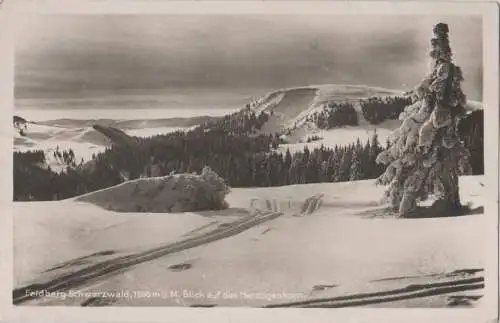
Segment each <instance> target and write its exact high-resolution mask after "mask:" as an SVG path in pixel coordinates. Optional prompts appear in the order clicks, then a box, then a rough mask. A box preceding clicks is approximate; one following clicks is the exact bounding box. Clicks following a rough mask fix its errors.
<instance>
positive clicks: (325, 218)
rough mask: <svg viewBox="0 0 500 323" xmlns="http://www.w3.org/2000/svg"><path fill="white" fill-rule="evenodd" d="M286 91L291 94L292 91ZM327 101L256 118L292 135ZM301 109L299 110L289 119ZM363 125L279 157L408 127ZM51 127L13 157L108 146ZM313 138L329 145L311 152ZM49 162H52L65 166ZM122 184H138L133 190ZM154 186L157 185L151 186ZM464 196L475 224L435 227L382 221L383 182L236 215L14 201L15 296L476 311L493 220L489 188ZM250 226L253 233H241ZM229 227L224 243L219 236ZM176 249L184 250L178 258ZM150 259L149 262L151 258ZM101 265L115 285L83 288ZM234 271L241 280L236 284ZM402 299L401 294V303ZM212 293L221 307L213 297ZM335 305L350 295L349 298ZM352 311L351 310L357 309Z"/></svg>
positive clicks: (473, 184) (32, 128) (302, 194)
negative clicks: (42, 292) (42, 290)
mask: <svg viewBox="0 0 500 323" xmlns="http://www.w3.org/2000/svg"><path fill="white" fill-rule="evenodd" d="M324 88H326V89H327V90H329V91H331V92H332V93H334V95H335V96H339V97H341V99H340V100H345V99H353V98H354V99H358V98H363V97H365V96H373V95H383V94H384V93H396V91H393V92H389V91H388V90H387V91H382V92H378V91H379V89H371V88H369V87H352V88H350V87H349V86H338V87H335V86H328V87H324ZM346 89H348V90H349V89H350V91H348V90H346ZM292 91H295V89H293V90H292ZM323 91H326V90H323ZM343 91H345V92H343ZM358 91H359V92H360V93H358ZM279 92H280V93H283V94H284V95H283V97H286V95H287V91H283V90H280V91H279ZM327 93H328V92H327ZM353 93H354V94H353ZM322 94H323V95H324V92H323V93H322ZM334 95H331V97H330V99H329V100H332V101H334V100H337V99H336V98H332V97H333V96H334ZM318 97H321V96H320V95H315V96H312V97H311V98H309V100H306V101H305V100H303V99H301V100H299V101H298V102H294V101H292V100H290V99H288V100H286V101H285V104H284V106H283V107H282V106H281V105H280V104H281V101H278V102H275V104H274V105H272V106H271V107H267V106H265V104H266V101H264V102H263V103H260V104H259V105H257V106H256V107H257V108H260V107H261V106H264V108H267V109H272V110H273V111H274V113H273V116H275V117H276V119H277V120H279V121H281V122H282V123H281V124H280V125H285V127H286V125H288V124H293V125H297V123H298V121H300V120H301V118H302V119H303V118H304V117H305V116H307V112H310V111H311V110H312V109H314V107H315V104H317V102H318ZM290 107H292V108H291V110H292V111H288V108H290ZM477 108H480V103H477V102H472V103H470V109H472V110H473V109H477ZM359 113H360V112H359ZM360 120H361V121H360V125H359V126H350V127H343V128H338V129H331V130H319V129H314V128H312V127H311V126H310V125H307V124H305V123H304V124H299V125H298V126H295V127H294V131H293V132H291V133H292V135H295V134H296V137H295V143H289V144H285V145H283V146H281V147H280V148H279V149H280V150H286V148H288V149H291V150H297V151H300V150H303V148H304V147H305V146H306V145H307V146H309V147H315V146H319V145H326V146H334V145H344V144H352V143H354V142H355V141H356V140H357V139H358V138H360V139H361V140H363V141H365V140H368V139H369V138H370V136H371V135H372V134H373V131H374V130H375V129H376V131H377V133H378V134H379V135H380V137H381V139H382V140H386V139H387V137H388V135H389V134H390V133H391V131H392V130H394V129H395V128H396V127H397V126H398V125H399V124H400V121H398V120H390V121H386V122H384V123H382V124H380V125H376V126H374V125H370V124H368V123H367V122H364V121H363V117H362V115H361V113H360ZM49 123H52V124H54V125H53V126H48V125H37V124H29V125H28V130H27V131H26V134H25V136H24V137H21V136H19V135H16V137H15V140H19V139H22V138H26V139H27V140H31V142H32V143H33V145H32V146H26V145H24V147H23V144H22V143H21V144H19V145H17V146H16V148H17V149H26V148H28V147H29V148H30V149H44V150H46V151H47V152H49V153H50V152H51V151H53V149H55V147H56V146H59V147H61V148H63V147H65V144H66V145H67V146H66V147H71V148H73V149H75V153H76V154H77V156H82V157H83V158H88V159H90V156H91V155H92V154H93V153H97V152H99V151H102V150H104V149H105V147H106V146H109V145H110V144H111V141H110V140H109V139H108V138H107V137H106V136H105V135H103V134H101V133H99V132H97V131H96V130H94V129H92V128H91V127H87V128H70V126H68V125H65V127H64V128H58V126H57V125H56V124H57V122H56V121H53V122H49ZM269 123H271V124H272V125H273V127H276V128H274V129H273V131H274V132H276V131H278V130H279V129H280V128H279V127H278V125H277V124H278V122H277V121H275V120H270V121H269ZM59 127H60V126H59ZM160 129H161V130H159V128H158V127H155V128H139V127H137V128H135V129H133V130H127V129H125V131H126V132H127V133H128V134H129V135H131V136H144V137H147V136H150V135H152V134H160V133H161V131H162V130H165V131H168V128H160ZM264 129H271V128H270V126H267V128H266V127H264ZM175 130H177V129H175ZM155 131H157V132H156V133H155ZM314 134H319V135H320V136H321V137H322V138H323V139H322V140H321V141H319V142H312V143H305V142H304V141H305V140H306V139H307V137H308V136H310V135H314ZM15 143H16V142H15ZM285 147H286V148H285ZM78 148H81V150H79V149H78ZM88 159H87V160H88ZM51 162H52V164H50V165H52V166H54V165H56V164H55V163H54V161H51ZM152 180H153V179H152ZM125 184H126V185H129V186H130V187H132V185H133V182H130V183H125ZM157 185H158V184H156V185H155V184H154V182H152V184H151V187H152V189H153V188H154V187H156V186H157ZM461 189H462V190H463V192H462V198H463V202H464V203H465V204H466V205H468V206H469V207H470V208H471V210H472V214H473V215H472V214H471V216H464V217H456V218H446V217H443V218H440V217H441V216H445V215H440V214H429V215H428V216H429V217H432V218H430V219H407V220H401V219H397V218H394V216H390V215H389V216H388V215H384V213H383V212H380V210H382V207H383V203H382V202H381V199H380V197H381V196H382V195H383V194H382V193H383V187H380V186H376V185H375V183H374V181H372V180H368V181H358V182H346V183H334V184H327V183H324V184H306V185H290V186H283V187H275V188H248V189H246V188H233V189H232V191H231V193H230V194H229V195H228V196H227V198H226V201H227V202H228V203H229V208H228V209H226V210H221V211H203V212H180V213H179V212H177V213H169V214H162V213H142V212H139V213H137V212H133V211H132V209H133V207H132V206H131V205H134V204H135V203H137V201H135V200H134V198H133V197H131V195H130V193H127V192H124V191H122V190H118V187H116V188H110V189H108V190H105V191H104V192H103V193H102V194H101V195H99V196H100V197H97V196H98V195H97V194H95V193H89V194H87V195H86V196H85V198H83V199H81V198H78V197H77V198H71V199H68V200H64V201H53V202H17V203H15V204H14V206H15V209H14V213H15V214H16V216H15V218H14V220H15V221H14V222H15V231H14V237H15V250H14V254H15V273H16V276H15V286H16V287H17V288H20V290H21V291H24V294H23V293H22V292H19V291H18V292H17V293H19V296H18V298H15V300H18V301H23V302H24V299H25V298H26V296H27V294H26V292H27V291H28V290H30V289H31V288H32V287H34V286H38V284H42V285H40V286H44V285H43V284H47V288H46V289H47V290H50V289H51V288H52V286H58V285H59V284H61V283H62V282H59V281H60V280H61V279H63V280H62V281H64V280H68V282H67V283H63V284H64V285H67V287H68V288H70V290H71V291H72V292H73V293H74V295H73V296H71V295H69V296H68V295H67V296H61V295H62V294H57V293H55V294H54V295H52V296H50V295H49V296H47V297H42V298H35V299H33V300H29V297H27V298H28V300H27V301H26V304H45V305H61V304H66V305H70V304H71V305H82V304H85V302H89V300H91V302H96V305H99V302H102V303H106V304H108V305H111V304H113V305H182V306H235V305H239V306H263V305H277V306H278V305H279V304H283V306H285V305H286V304H288V303H292V304H293V302H299V303H300V302H304V301H312V302H311V303H310V305H311V306H313V307H314V306H326V307H328V306H332V307H334V306H342V304H343V303H342V302H343V301H342V296H346V295H353V297H355V298H357V296H356V295H357V294H364V293H375V294H374V296H370V297H367V296H366V297H365V296H363V295H361V296H359V298H360V300H361V301H362V302H361V304H363V302H365V301H366V304H368V305H374V306H375V305H377V304H378V305H382V306H386V305H387V303H388V302H389V303H390V304H392V306H431V307H440V306H452V305H453V304H455V303H456V304H458V305H467V304H468V305H471V304H473V303H475V302H476V300H477V298H478V297H479V296H480V295H481V289H482V286H483V285H482V284H483V281H482V280H483V278H482V277H483V270H482V268H483V267H484V263H483V260H482V256H481V253H478V252H477V248H478V246H480V245H481V241H482V234H481V230H480V228H481V226H482V225H483V221H484V217H483V216H481V214H482V213H483V205H484V201H483V200H482V196H484V185H483V177H482V176H466V177H463V178H462V179H461ZM115 191H116V193H115ZM120 192H122V193H120ZM94 196H95V197H94ZM111 196H114V197H113V198H111ZM132 196H133V195H132ZM167 196H168V195H167ZM99 201H109V202H108V203H115V204H116V206H115V207H116V208H118V209H122V210H126V209H128V210H129V211H127V213H122V212H116V211H110V210H106V209H103V208H102V205H103V204H102V202H99ZM113 201H114V202H113ZM121 203H127V204H124V205H125V209H124V208H123V207H120V204H121ZM152 203H160V204H161V203H164V202H162V200H157V201H156V202H154V201H152ZM160 204H158V205H160ZM127 205H128V206H127ZM68 210H71V212H68ZM434 217H436V218H434ZM260 218H262V219H260ZM246 222H248V226H245V227H244V228H243V229H241V230H240V229H237V228H238V227H239V226H242V224H245V223H246ZM431 223H432V224H431ZM221 230H222V235H221V236H215V237H212V238H211V235H212V236H213V234H214V233H217V232H218V231H221ZM53 232H57V233H58V234H53ZM145 232H147V234H144V233H145ZM422 232H425V239H424V241H421V239H422ZM207 237H208V240H206V238H207ZM290 237H293V239H290ZM197 240H200V242H199V243H197V242H196V241H197ZM186 241H187V242H189V241H192V242H191V243H186ZM469 241H475V243H474V244H470V243H469ZM179 243H181V244H183V243H184V244H185V246H184V247H181V248H180V249H179V250H175V245H176V244H179ZM173 247H174V248H173ZM172 248H173V249H174V250H173V251H170V249H172ZM150 253H151V254H152V255H151V256H150V257H148V256H145V255H148V254H150ZM361 254H362V255H363V256H362V257H359V255H361ZM129 258H137V260H134V261H133V262H132V263H129V262H127V261H126V259H129ZM143 258H144V259H143ZM94 266H98V267H102V266H105V267H104V268H112V269H111V270H110V272H109V273H106V274H101V273H100V272H99V271H98V272H97V275H96V277H95V278H86V276H88V275H89V274H88V273H87V270H88V268H93V267H94ZM177 267H179V268H180V269H176V268H177ZM368 268H369V270H367V269H368ZM106 272H108V270H107V269H106ZM231 272H233V273H234V272H237V273H238V274H237V275H231V274H230V273H231ZM285 272H286V274H284V273H285ZM82 275H83V276H82ZM391 277H396V278H394V279H392V278H391ZM397 277H400V278H397ZM80 278H83V281H80ZM386 279H387V280H386ZM73 281H75V283H72V282H73ZM443 282H444V283H445V285H443V286H448V285H449V286H452V287H451V289H450V292H446V291H445V292H440V291H439V289H438V290H437V291H435V292H434V289H436V287H435V286H434V285H433V284H437V285H436V286H440V285H439V284H441V283H443ZM33 284H35V285H33ZM54 284H55V285H54ZM73 284H74V285H73ZM413 284H423V285H422V287H420V288H417V290H416V291H412V290H411V288H410V290H408V291H404V292H402V291H397V290H399V289H401V288H403V289H404V288H406V287H408V286H411V285H413ZM425 284H430V285H429V287H426V285H425ZM30 286H31V287H30ZM453 286H456V289H455V288H454V287H453ZM54 288H55V290H56V291H57V290H58V288H57V287H54ZM65 289H66V288H65ZM393 290H396V291H394V293H393V292H392V291H393ZM97 291H107V292H109V295H106V296H102V295H101V296H99V297H97V298H95V297H90V296H89V295H94V294H95V292H97ZM119 291H128V294H127V295H129V296H126V297H125V296H120V295H119ZM134 291H135V292H137V291H144V292H145V293H146V291H147V293H149V294H150V296H149V297H148V296H147V295H142V297H141V296H139V295H130V293H133V292H134ZM420 291H423V292H427V291H429V295H430V296H428V297H419V296H418V292H420ZM66 292H67V291H66ZM67 293H68V292H67ZM86 293H87V294H86ZM92 293H94V294H92ZM147 293H146V294H147ZM170 293H173V294H172V295H174V294H175V293H179V295H181V296H179V297H174V296H172V295H170ZM224 293H226V295H223V294H224ZM280 293H281V294H280ZM160 294H161V295H160ZM182 294H184V295H182ZM211 294H214V295H218V296H213V298H210V297H209V295H211ZM378 294H380V296H379V295H378ZM393 294H394V295H393ZM413 294H415V295H417V296H414V295H413ZM111 295H113V296H111ZM151 295H152V296H151ZM235 295H236V296H235ZM273 295H274V296H273ZM384 295H388V296H384ZM477 295H478V296H477ZM399 296H402V298H401V300H397V301H390V300H391V297H396V299H399V298H398V297H399ZM336 297H340V299H339V301H336ZM329 299H333V300H332V301H328V300H329ZM315 302H317V303H315ZM306 304H308V303H307V302H306ZM338 304H340V305H338ZM346 304H347V305H346V306H349V302H347V303H346Z"/></svg>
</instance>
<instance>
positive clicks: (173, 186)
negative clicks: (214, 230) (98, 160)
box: [76, 167, 229, 212]
mask: <svg viewBox="0 0 500 323" xmlns="http://www.w3.org/2000/svg"><path fill="white" fill-rule="evenodd" d="M228 193H229V187H228V186H227V185H226V184H225V183H224V179H223V178H221V177H220V176H219V175H217V174H216V173H215V172H214V171H212V170H211V169H210V168H209V167H205V168H204V169H203V171H202V173H201V174H200V175H196V174H174V175H168V176H163V177H152V178H139V179H136V180H132V181H128V182H125V183H122V184H120V185H117V186H113V187H110V188H107V189H104V190H100V191H97V192H92V193H89V194H86V195H83V196H80V197H78V198H77V199H76V200H77V201H81V202H89V203H92V204H95V205H98V206H101V207H103V208H105V209H107V210H112V211H118V212H189V211H200V210H217V209H223V208H225V207H226V203H225V201H224V198H225V197H226V195H227V194H228Z"/></svg>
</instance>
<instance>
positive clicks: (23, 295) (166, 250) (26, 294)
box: [13, 212, 283, 305]
mask: <svg viewBox="0 0 500 323" xmlns="http://www.w3.org/2000/svg"><path fill="white" fill-rule="evenodd" d="M281 215H283V213H282V212H267V213H263V214H258V213H257V214H255V215H249V216H246V217H244V218H243V219H239V220H236V221H234V222H232V223H230V224H227V225H224V226H220V227H219V228H216V229H214V230H212V231H210V232H208V233H205V234H202V235H200V236H197V237H193V238H188V239H183V240H180V241H178V242H174V243H169V244H167V245H164V246H161V247H157V248H154V249H150V250H147V251H143V252H139V253H134V254H130V255H126V256H121V257H117V258H114V259H110V260H106V261H102V262H100V263H97V264H94V265H91V266H88V267H85V268H83V269H80V270H77V271H75V272H72V273H69V274H63V275H61V276H58V277H56V278H54V279H51V280H49V281H46V282H41V283H33V284H30V285H28V286H24V287H20V288H16V289H14V291H13V303H14V304H15V305H17V304H21V303H24V302H26V301H29V300H33V299H36V298H40V297H42V296H40V295H39V294H36V293H30V292H34V291H35V292H36V291H43V293H52V292H62V291H67V290H68V289H71V288H77V287H83V286H88V285H90V284H95V283H97V282H100V281H103V280H105V279H106V278H109V277H110V276H113V275H116V274H119V273H122V272H123V271H125V270H127V269H128V268H130V267H132V266H134V265H137V264H141V263H144V262H147V261H151V260H154V259H157V258H160V257H163V256H166V255H168V254H172V253H176V252H180V251H183V250H186V249H191V248H194V247H198V246H201V245H204V244H207V243H211V242H214V241H217V240H220V239H224V238H227V237H230V236H233V235H236V234H238V233H241V232H243V231H245V230H248V229H250V228H252V227H254V226H257V225H259V224H261V223H264V222H266V221H270V220H273V219H276V218H278V217H279V216H281Z"/></svg>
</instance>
